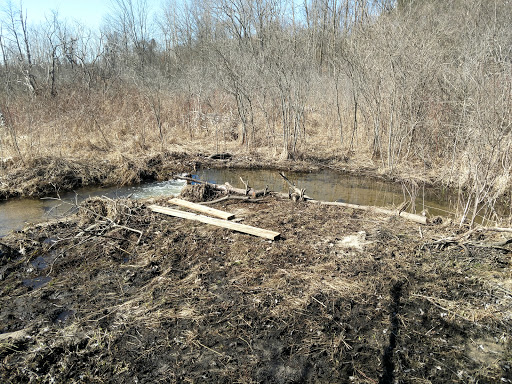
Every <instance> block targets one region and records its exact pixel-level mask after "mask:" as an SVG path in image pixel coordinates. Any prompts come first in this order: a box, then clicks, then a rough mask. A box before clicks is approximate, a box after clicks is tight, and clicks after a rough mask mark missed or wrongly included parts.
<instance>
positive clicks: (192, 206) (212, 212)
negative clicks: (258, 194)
mask: <svg viewBox="0 0 512 384" xmlns="http://www.w3.org/2000/svg"><path fill="white" fill-rule="evenodd" d="M169 203H171V204H174V205H179V206H180V207H184V208H189V209H192V210H194V211H198V212H201V213H205V214H207V215H210V216H214V217H218V218H220V219H224V220H231V219H234V218H235V215H233V214H232V213H229V212H225V211H221V210H219V209H215V208H210V207H205V206H204V205H200V204H196V203H192V202H190V201H187V200H182V199H177V198H174V199H171V200H169Z"/></svg>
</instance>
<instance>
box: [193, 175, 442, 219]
mask: <svg viewBox="0 0 512 384" xmlns="http://www.w3.org/2000/svg"><path fill="white" fill-rule="evenodd" d="M198 176H199V178H200V179H202V180H207V181H210V182H216V183H224V182H229V183H230V184H231V185H233V186H235V187H241V188H243V184H242V182H241V181H240V177H242V178H243V179H244V180H245V181H249V184H250V185H251V186H252V187H254V188H256V189H262V188H264V187H265V185H268V187H269V189H270V190H272V191H279V192H287V191H288V186H287V184H286V182H285V181H284V180H283V179H282V177H281V176H279V173H278V172H277V171H266V170H250V169H249V170H236V171H234V170H227V169H205V170H201V171H200V172H199V173H198ZM286 176H287V177H288V178H289V179H290V180H291V181H292V182H294V183H295V184H296V185H297V186H298V187H300V188H305V189H306V194H307V195H308V196H310V197H311V198H313V199H317V200H325V201H340V200H341V201H343V202H346V203H351V204H360V205H372V206H378V207H383V206H389V207H391V206H395V207H397V206H399V205H400V204H402V203H403V202H404V201H410V196H409V194H408V193H407V192H406V191H404V189H403V188H402V185H401V184H398V183H385V182H383V181H378V180H374V179H369V178H364V177H355V176H347V175H339V174H336V173H334V172H332V171H321V172H316V173H289V174H288V173H287V174H286ZM415 203H416V206H415V209H414V211H415V212H417V213H419V212H421V211H423V210H424V209H427V210H428V212H429V214H430V215H443V216H446V215H447V213H448V212H449V208H448V207H449V197H448V196H447V195H446V194H442V193H439V192H436V191H431V190H426V191H425V192H423V191H421V192H420V193H418V196H417V198H416V201H415ZM408 211H412V209H410V208H409V209H408Z"/></svg>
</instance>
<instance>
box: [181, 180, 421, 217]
mask: <svg viewBox="0 0 512 384" xmlns="http://www.w3.org/2000/svg"><path fill="white" fill-rule="evenodd" d="M279 175H280V176H281V177H282V178H283V179H284V180H285V181H286V182H287V183H288V185H289V186H290V188H291V189H292V190H293V193H289V194H284V193H279V192H270V193H272V194H273V195H275V196H279V197H282V198H289V199H290V198H293V199H294V201H296V200H299V199H301V200H304V201H305V202H309V203H315V204H321V205H332V206H338V207H345V208H352V209H358V210H362V211H369V212H374V213H378V214H382V215H387V216H400V217H402V218H404V219H407V220H410V221H413V222H415V223H419V224H423V225H426V224H428V223H429V222H428V219H427V217H425V216H422V215H416V214H414V213H408V212H404V211H403V210H401V209H397V210H392V209H386V208H380V207H373V206H368V205H359V204H349V203H342V202H330V201H321V200H315V199H312V198H311V197H309V196H308V195H306V194H305V189H299V188H297V187H296V186H295V184H293V183H292V182H291V181H290V180H289V179H288V178H287V177H286V176H285V175H284V174H283V173H282V172H279ZM174 178H176V179H181V180H188V181H192V182H195V183H200V184H208V185H209V186H211V187H212V188H214V189H217V190H220V191H223V192H225V193H235V194H239V195H246V190H245V189H241V188H234V187H233V186H231V185H230V184H229V183H226V184H224V185H218V184H213V183H209V182H206V181H202V180H196V179H192V178H190V177H184V176H174ZM268 193H269V191H268V189H267V188H265V189H264V190H260V191H255V193H254V194H253V195H252V196H254V197H258V196H265V195H266V194H268Z"/></svg>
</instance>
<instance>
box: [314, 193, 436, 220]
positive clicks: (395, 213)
mask: <svg viewBox="0 0 512 384" xmlns="http://www.w3.org/2000/svg"><path fill="white" fill-rule="evenodd" d="M306 201H307V202H310V203H316V204H321V205H331V206H336V207H345V208H352V209H358V210H362V211H368V212H374V213H379V214H382V215H387V216H400V217H403V218H404V219H407V220H410V221H414V222H415V223H419V224H424V225H426V224H428V219H427V218H426V217H425V216H421V215H416V214H414V213H408V212H404V211H400V210H392V209H386V208H380V207H372V206H368V205H359V204H349V203H339V202H330V201H319V200H313V199H310V200H306Z"/></svg>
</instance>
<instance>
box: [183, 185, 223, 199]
mask: <svg viewBox="0 0 512 384" xmlns="http://www.w3.org/2000/svg"><path fill="white" fill-rule="evenodd" d="M218 196H219V192H218V191H216V190H215V189H214V188H213V187H212V186H210V185H208V184H195V185H186V186H185V187H184V188H183V189H182V190H181V193H180V197H181V198H182V199H185V200H189V201H193V202H200V201H208V200H213V199H214V198H217V197H218Z"/></svg>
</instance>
